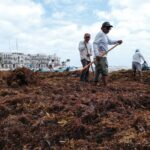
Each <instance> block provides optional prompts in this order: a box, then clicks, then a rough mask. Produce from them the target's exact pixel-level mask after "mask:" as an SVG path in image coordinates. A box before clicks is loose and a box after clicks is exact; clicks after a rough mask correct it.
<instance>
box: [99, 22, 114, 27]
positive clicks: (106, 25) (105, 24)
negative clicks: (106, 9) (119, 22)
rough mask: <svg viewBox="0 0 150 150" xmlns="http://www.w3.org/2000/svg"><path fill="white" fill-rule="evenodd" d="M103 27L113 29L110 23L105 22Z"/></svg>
mask: <svg viewBox="0 0 150 150" xmlns="http://www.w3.org/2000/svg"><path fill="white" fill-rule="evenodd" d="M102 27H113V26H112V25H111V24H110V23H109V22H104V23H103V24H102Z"/></svg>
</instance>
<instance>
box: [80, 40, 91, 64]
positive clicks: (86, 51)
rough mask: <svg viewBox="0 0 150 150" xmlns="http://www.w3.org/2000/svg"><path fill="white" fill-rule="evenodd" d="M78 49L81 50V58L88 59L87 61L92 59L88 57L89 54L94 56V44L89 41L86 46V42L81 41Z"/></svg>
mask: <svg viewBox="0 0 150 150" xmlns="http://www.w3.org/2000/svg"><path fill="white" fill-rule="evenodd" d="M86 47H87V48H86ZM78 49H79V52H80V57H81V60H83V59H86V60H87V61H90V57H88V56H87V54H89V55H90V56H92V45H91V44H90V43H89V42H88V43H86V46H85V42H84V41H81V42H80V43H79V47H78Z"/></svg>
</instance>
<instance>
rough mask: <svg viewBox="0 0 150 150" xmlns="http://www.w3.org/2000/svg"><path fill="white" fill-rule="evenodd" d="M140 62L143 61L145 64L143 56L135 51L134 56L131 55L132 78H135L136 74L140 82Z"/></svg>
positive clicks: (138, 51) (137, 50)
mask: <svg viewBox="0 0 150 150" xmlns="http://www.w3.org/2000/svg"><path fill="white" fill-rule="evenodd" d="M141 60H143V62H144V63H146V61H145V59H144V57H143V55H142V54H141V53H140V50H139V49H136V50H135V54H134V55H133V60H132V70H133V76H134V77H135V76H136V73H138V75H139V77H140V81H142V66H141Z"/></svg>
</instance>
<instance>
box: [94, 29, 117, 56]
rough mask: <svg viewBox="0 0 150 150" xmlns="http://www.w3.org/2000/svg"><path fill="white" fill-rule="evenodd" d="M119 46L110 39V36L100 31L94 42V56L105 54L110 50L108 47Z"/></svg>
mask: <svg viewBox="0 0 150 150" xmlns="http://www.w3.org/2000/svg"><path fill="white" fill-rule="evenodd" d="M113 44H117V41H112V40H110V39H109V38H108V36H107V35H106V34H105V33H104V32H103V31H100V32H99V33H98V34H97V35H96V37H95V40H94V41H93V50H94V55H95V57H96V56H101V55H102V54H103V53H104V52H106V51H107V50H108V45H113ZM103 57H107V55H104V56H103Z"/></svg>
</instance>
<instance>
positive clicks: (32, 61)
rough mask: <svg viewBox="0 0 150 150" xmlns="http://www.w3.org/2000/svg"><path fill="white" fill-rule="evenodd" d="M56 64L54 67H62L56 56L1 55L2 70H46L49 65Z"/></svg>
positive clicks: (0, 66) (0, 65) (0, 64)
mask: <svg viewBox="0 0 150 150" xmlns="http://www.w3.org/2000/svg"><path fill="white" fill-rule="evenodd" d="M49 62H52V63H54V66H59V65H60V58H59V57H57V56H56V55H55V54H54V55H42V54H36V55H30V54H27V55H26V54H23V53H0V68H2V69H11V70H13V69H16V68H18V67H23V66H24V67H27V68H45V67H48V63H49Z"/></svg>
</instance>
